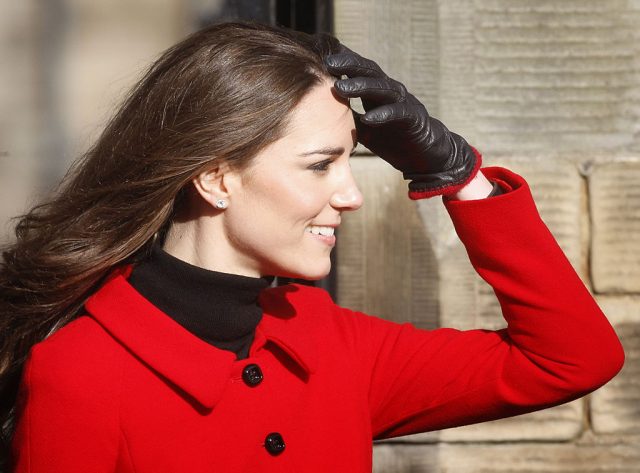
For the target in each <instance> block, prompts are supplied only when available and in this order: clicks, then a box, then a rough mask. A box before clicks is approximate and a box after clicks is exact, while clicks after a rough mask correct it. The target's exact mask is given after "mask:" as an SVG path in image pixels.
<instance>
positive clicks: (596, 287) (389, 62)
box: [0, 0, 640, 473]
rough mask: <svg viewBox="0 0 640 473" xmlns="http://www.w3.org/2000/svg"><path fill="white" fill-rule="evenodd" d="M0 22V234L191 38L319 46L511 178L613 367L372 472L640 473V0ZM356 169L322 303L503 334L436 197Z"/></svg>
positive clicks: (454, 0)
mask: <svg viewBox="0 0 640 473" xmlns="http://www.w3.org/2000/svg"><path fill="white" fill-rule="evenodd" d="M0 11H2V14H1V15H0V240H5V241H6V240H8V239H10V238H11V228H12V225H13V223H12V221H11V220H10V217H12V216H15V215H17V214H19V213H21V212H24V211H25V210H26V209H27V208H28V207H29V206H30V205H32V204H33V203H35V202H36V201H37V199H38V198H40V197H42V196H44V195H46V194H47V193H49V192H52V191H53V189H54V188H55V185H56V183H57V182H58V181H59V180H60V178H61V177H62V176H63V175H64V173H65V171H66V170H67V169H68V167H69V165H70V164H71V162H72V161H73V160H74V159H75V158H77V157H78V156H80V155H81V154H82V152H83V151H84V150H85V149H87V148H88V146H89V145H90V144H91V142H92V141H93V140H95V138H96V137H97V136H98V134H99V133H100V130H101V128H102V126H103V125H104V123H105V122H106V120H107V119H108V117H109V116H110V115H111V113H112V112H113V110H114V109H115V108H116V107H117V105H118V103H119V101H120V100H121V99H122V98H123V97H124V95H125V93H126V91H127V89H128V88H129V87H130V86H131V85H132V84H133V83H134V82H135V80H136V78H137V77H139V76H140V74H141V73H142V71H143V70H144V69H145V68H146V67H147V66H148V65H149V63H150V62H151V61H153V60H154V58H156V57H157V56H158V55H159V53H160V52H161V51H162V50H164V49H165V48H167V47H168V46H170V45H172V44H173V43H175V42H177V41H178V40H179V39H181V38H182V37H184V36H185V35H186V34H188V33H189V32H191V31H193V30H195V29H197V28H198V27H201V26H203V25H206V24H209V23H211V22H213V21H218V20H221V19H233V18H245V19H255V20H258V21H263V22H266V23H271V24H274V23H278V24H282V25H285V26H289V27H292V28H296V29H299V30H302V31H307V32H317V31H330V32H333V33H335V34H336V36H338V38H339V39H340V40H341V41H342V42H344V43H345V44H347V45H348V46H349V47H351V48H352V49H354V50H356V51H358V52H360V53H361V54H363V55H365V56H368V57H371V58H372V59H374V60H375V61H377V62H378V63H379V64H380V65H381V66H382V68H383V69H385V71H386V72H387V73H388V74H389V75H390V76H392V77H394V78H397V79H398V80H400V81H402V82H404V83H405V84H406V85H407V87H408V88H409V90H411V91H412V92H413V93H414V94H415V95H417V96H418V97H419V98H421V99H422V100H423V101H424V102H425V103H426V104H427V107H428V109H429V111H430V113H431V114H432V115H435V116H437V117H439V118H441V119H442V120H443V121H444V122H445V123H446V124H447V125H448V126H449V128H451V129H452V130H454V131H456V132H458V133H460V134H462V135H463V136H465V137H466V138H467V139H468V140H469V141H470V142H471V143H473V144H474V145H475V146H476V147H477V148H479V149H480V150H481V151H482V152H483V154H484V156H485V164H486V165H500V166H505V167H508V168H510V169H513V170H514V171H516V172H518V173H520V174H522V175H523V176H525V178H526V179H527V180H528V181H529V183H530V184H531V187H532V190H533V193H534V197H535V198H536V202H537V204H538V207H539V209H540V212H541V214H542V217H543V219H544V220H545V221H546V223H547V224H548V226H549V227H550V229H551V231H552V232H553V233H554V235H555V236H556V238H557V239H558V241H559V242H560V244H561V246H562V247H563V249H564V250H565V252H566V253H567V255H568V257H569V259H570V260H571V262H572V264H573V265H574V267H575V268H576V269H577V271H578V272H579V274H580V275H581V277H582V278H583V280H584V282H585V284H587V286H588V287H589V288H590V289H591V290H592V291H593V293H594V294H595V296H596V298H597V300H598V302H599V303H600V305H601V307H602V308H603V309H604V311H605V312H606V313H607V315H608V316H609V318H610V319H611V320H612V322H613V323H614V325H615V327H616V329H617V331H618V333H619V335H620V336H621V338H622V340H623V344H624V345H625V349H626V353H627V362H626V365H625V367H624V369H623V371H622V373H621V374H620V375H619V376H618V377H617V378H616V379H614V380H613V381H612V382H611V383H609V384H608V385H607V386H605V387H604V388H602V389H601V390H599V391H597V392H596V393H594V394H592V395H591V396H588V397H587V398H585V399H581V400H578V401H575V402H573V403H570V404H567V405H564V406H560V407H557V408H554V409H550V410H546V411H542V412H539V413H534V414H530V415H525V416H520V417H517V418H513V419H507V420H502V421H497V422H491V423H486V424H481V425H477V426H471V427H463V428H458V429H449V430H445V431H441V432H435V433H430V434H423V435H416V436H411V437H406V438H403V439H399V440H398V441H395V442H386V443H380V444H376V447H375V464H376V466H375V471H376V472H380V473H382V472H384V473H387V472H388V473H391V472H394V473H395V472H397V473H409V472H411V473H416V472H429V473H432V472H448V473H471V472H474V473H475V472H481V471H485V472H517V473H524V472H534V471H535V472H560V471H561V472H563V473H569V472H571V473H573V472H575V473H589V472H594V473H595V472H604V471H606V472H628V473H631V472H640V243H639V242H638V238H639V237H640V32H639V29H638V27H637V25H639V24H640V1H638V0H608V1H606V2H602V1H596V0H448V1H445V0H404V1H392V0H334V1H330V0H326V1H321V0H316V1H312V0H307V1H296V0H288V1H280V0H254V1H251V0H226V1H225V0H92V1H86V0H46V1H44V0H39V1H38V0H20V1H15V0H0ZM353 168H354V172H355V173H356V178H357V179H358V181H359V184H360V186H361V188H362V191H363V193H364V194H365V201H366V204H365V206H364V207H363V209H362V210H361V211H360V212H357V213H355V214H353V215H349V216H347V217H346V218H345V219H344V220H345V223H344V225H343V226H342V227H341V229H340V235H339V238H338V241H339V243H338V247H337V255H338V256H337V261H336V262H335V263H336V264H335V265H334V266H335V271H334V273H333V277H332V278H330V279H331V280H330V281H329V282H325V285H327V287H328V288H329V289H330V290H332V292H333V293H334V295H335V297H336V298H337V299H338V302H339V303H341V304H342V305H346V306H349V307H351V308H354V309H358V310H364V311H366V312H368V313H372V314H378V315H381V316H383V317H385V318H388V319H391V320H396V321H410V322H412V323H414V324H415V325H417V326H419V327H424V328H434V327H437V326H453V327H457V328H461V329H467V328H474V327H483V328H497V327H500V326H502V325H503V321H502V319H501V317H500V311H499V307H498V306H497V304H496V302H495V297H494V295H493V293H492V291H491V289H490V288H489V287H488V286H487V285H486V284H485V283H484V282H483V281H482V280H481V279H480V278H479V277H478V276H476V275H475V273H474V272H473V270H472V268H471V266H470V264H469V262H468V260H467V258H466V254H465V252H464V249H463V248H462V246H461V244H460V243H459V241H458V240H457V239H456V236H455V233H454V230H453V228H452V225H451V223H450V221H449V219H448V216H447V215H446V212H445V211H444V209H443V206H442V204H441V202H439V200H438V199H432V200H430V201H420V202H418V203H416V202H412V201H410V200H409V199H407V198H406V183H404V181H403V180H402V178H401V176H400V175H399V173H397V172H396V171H395V170H393V169H392V168H390V167H389V166H388V165H386V163H384V162H383V161H381V160H379V159H377V158H375V157H374V156H370V155H369V153H368V152H367V150H365V149H364V148H362V149H359V155H358V156H357V157H356V158H354V160H353ZM505 224H508V222H505ZM496 231H499V229H496ZM337 428H339V426H338V427H337Z"/></svg>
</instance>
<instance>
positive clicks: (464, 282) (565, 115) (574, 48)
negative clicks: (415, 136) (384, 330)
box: [335, 0, 640, 473]
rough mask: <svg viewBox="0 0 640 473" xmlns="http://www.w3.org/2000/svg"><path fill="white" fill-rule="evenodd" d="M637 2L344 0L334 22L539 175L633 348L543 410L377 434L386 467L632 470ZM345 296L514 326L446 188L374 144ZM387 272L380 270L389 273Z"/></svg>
mask: <svg viewBox="0 0 640 473" xmlns="http://www.w3.org/2000/svg"><path fill="white" fill-rule="evenodd" d="M639 12H640V2H632V1H615V0H614V1H608V2H599V1H592V0H576V1H573V0H564V1H559V0H556V1H548V0H543V1H533V0H515V1H514V0H508V1H507V0H446V1H445V0H441V1H433V0H432V1H430V0H423V1H421V0H414V1H405V2H395V1H391V0H336V3H335V14H336V34H337V36H338V37H339V38H340V39H341V40H342V42H344V43H345V44H346V45H348V46H350V47H352V48H353V49H354V50H356V51H358V52H360V53H361V54H363V55H365V56H368V57H371V58H372V59H374V60H375V61H377V62H378V63H379V64H380V65H381V66H382V68H383V69H384V70H385V71H386V72H387V73H388V74H389V75H390V76H392V77H394V78H397V79H398V80H400V81H402V82H404V83H405V84H406V85H407V87H408V88H409V90H411V91H412V92H414V93H415V95H417V96H418V97H419V98H421V99H422V100H424V102H425V104H426V105H427V107H428V109H429V111H430V113H431V114H432V115H434V116H437V117H439V118H441V119H442V120H443V121H444V122H445V123H446V124H447V125H448V126H449V127H450V128H451V129H452V130H454V131H456V132H458V133H460V134H462V135H463V136H465V137H467V138H468V140H469V141H470V142H471V143H473V144H474V145H475V146H477V147H478V148H479V149H480V150H481V151H482V152H483V154H484V157H485V165H497V166H504V167H507V168H509V169H512V170H513V171H515V172H517V173H519V174H521V175H522V176H524V177H525V178H526V179H527V181H528V182H529V184H530V185H531V188H532V192H533V194H534V198H535V200H536V203H537V205H538V208H539V210H540V213H541V215H542V218H543V219H544V221H545V222H546V223H547V225H548V226H549V228H550V229H551V231H552V233H553V234H554V235H555V237H556V239H557V240H558V242H559V244H560V246H561V247H562V248H563V250H564V251H565V252H566V254H567V256H568V257H569V260H570V261H571V263H572V264H573V265H574V267H575V268H576V270H577V271H578V273H579V274H580V276H581V277H582V279H583V281H584V282H585V284H587V287H589V288H590V289H591V290H592V291H593V292H594V294H595V296H596V298H597V300H598V302H599V303H600V305H601V306H602V308H603V310H604V311H605V313H606V314H607V315H608V317H609V318H610V320H611V321H612V323H613V324H614V326H615V328H616V330H617V331H618V334H619V335H620V337H621V339H622V341H623V344H624V346H625V350H626V355H627V361H626V364H625V367H624V368H623V371H622V372H621V373H620V374H619V375H618V376H617V377H616V378H615V379H614V380H613V381H612V382H610V383H609V384H608V385H606V386H605V387H603V388H601V389H600V390H598V391H597V392H595V393H593V394H592V395H590V396H588V397H587V398H584V399H581V400H577V401H574V402H572V403H570V404H567V405H563V406H559V407H556V408H553V409H549V410H546V411H541V412H537V413H533V414H528V415H524V416H519V417H515V418H512V419H505V420H500V421H495V422H489V423H485V424H479V425H474V426H468V427H462V428H456V429H449V430H444V431H441V432H436V433H428V434H420V435H414V436H410V437H406V438H403V439H398V440H397V441H395V442H385V443H380V444H377V445H376V447H375V465H376V466H375V471H376V472H379V473H383V472H389V473H391V472H393V473H400V472H407V473H408V472H412V473H416V472H429V473H431V472H445V471H446V472H447V473H467V472H469V473H471V472H474V473H475V472H481V471H486V472H503V471H504V472H507V471H508V472H530V471H536V472H547V471H548V472H552V471H563V472H575V473H579V472H580V473H582V472H591V471H593V472H596V471H607V472H632V471H634V472H635V471H640V466H639V465H640V453H639V452H640V427H639V425H640V407H639V406H640V399H639V398H640V385H639V384H638V376H639V375H640V338H639V334H640V305H639V301H640V261H639V258H640V256H639V255H640V243H638V235H639V234H640V133H639V130H640V125H639V123H640V120H639V118H640V74H639V71H640V69H639V68H640V48H639V46H638V45H639V44H640V42H639V41H638V39H639V38H638V36H639V34H638V32H637V31H636V30H637V28H636V26H635V25H637V24H640V15H639ZM360 151H361V153H360V156H359V157H358V158H355V159H354V160H353V169H354V172H355V173H356V179H357V180H358V181H359V182H360V184H361V187H362V190H363V193H364V194H365V205H364V206H363V208H362V209H361V211H360V212H359V215H358V213H356V214H353V215H346V216H345V218H344V224H343V226H342V227H341V229H340V235H339V247H338V251H339V255H340V258H339V260H338V287H339V294H338V296H339V302H340V303H342V304H344V305H348V306H350V307H353V308H356V309H360V310H364V311H367V312H369V313H374V314H378V315H381V316H383V317H385V318H388V319H392V320H398V321H405V320H408V321H411V322H413V323H414V324H416V325H418V326H422V327H426V328H428V327H435V326H452V327H457V328H461V329H468V328H478V327H481V328H498V327H501V326H503V325H504V322H503V320H502V318H501V316H500V310H499V307H498V305H497V303H496V300H495V296H494V295H493V293H492V291H491V288H490V287H488V285H486V284H485V283H484V282H483V281H482V280H481V279H480V278H479V277H478V276H477V275H476V274H475V272H474V271H473V269H472V268H471V266H470V264H469V262H468V259H467V257H466V253H465V251H464V248H463V247H462V245H461V244H460V242H459V241H458V240H457V237H456V235H455V232H454V230H453V226H452V225H451V222H450V220H449V217H448V215H447V213H446V211H445V210H444V207H443V205H442V203H441V202H440V200H439V199H432V200H431V201H420V202H418V203H413V202H408V201H407V199H406V183H404V182H403V180H402V178H401V176H399V175H398V173H397V172H396V171H395V170H394V169H392V168H391V167H390V166H388V165H387V164H386V163H384V162H382V161H381V160H379V159H378V158H376V157H372V156H369V155H368V153H367V152H366V150H365V149H361V150H360ZM383 268H386V269H387V271H386V272H384V271H383Z"/></svg>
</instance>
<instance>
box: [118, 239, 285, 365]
mask: <svg viewBox="0 0 640 473" xmlns="http://www.w3.org/2000/svg"><path fill="white" fill-rule="evenodd" d="M272 280H273V278H271V277H262V278H253V277H248V276H239V275H237V274H227V273H220V272H217V271H210V270H206V269H203V268H199V267H197V266H193V265H191V264H189V263H186V262H184V261H182V260H180V259H178V258H175V257H174V256H171V255H170V254H169V253H167V252H165V251H164V250H162V249H161V248H160V247H158V246H156V247H154V248H153V250H152V253H151V255H150V257H149V258H147V259H145V260H144V261H142V262H141V263H139V264H138V265H136V266H135V267H134V268H133V272H132V273H131V276H130V277H129V283H131V285H132V286H133V287H134V288H135V289H136V290H137V291H138V292H139V293H140V294H142V295H143V296H144V297H145V298H146V299H147V300H148V301H149V302H151V303H152V304H153V305H155V306H156V307H157V308H158V309H160V310H161V311H162V312H164V313H165V314H167V315H168V316H169V317H171V318H172V319H174V320H175V321H176V322H178V323H179V324H180V325H182V326H183V327H184V328H185V329H187V330H188V331H190V332H191V333H193V334H194V335H196V336H197V337H199V338H201V339H202V340H204V341H205V342H207V343H210V344H211V345H214V346H215V347H217V348H220V349H223V350H229V351H232V352H234V353H235V354H236V355H237V357H238V359H244V358H247V357H248V356H249V347H250V346H251V343H252V342H253V338H254V335H255V329H256V326H257V325H258V323H259V322H260V319H261V318H262V309H261V308H260V306H259V305H258V294H259V293H260V291H262V290H263V289H265V288H267V287H268V286H269V285H270V284H271V282H272Z"/></svg>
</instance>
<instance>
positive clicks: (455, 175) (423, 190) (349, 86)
mask: <svg viewBox="0 0 640 473" xmlns="http://www.w3.org/2000/svg"><path fill="white" fill-rule="evenodd" d="M325 64H326V65H327V68H328V70H329V72H330V73H331V74H333V75H335V76H338V77H340V76H341V75H343V74H344V75H346V76H348V78H347V79H343V80H338V81H336V82H335V88H336V91H337V92H338V94H340V95H341V96H342V97H345V98H355V97H360V98H361V99H362V104H363V106H364V109H365V112H366V113H365V114H363V115H361V114H358V113H356V112H354V120H355V123H356V128H357V131H358V141H359V142H360V143H362V144H363V145H364V146H366V147H367V148H369V149H370V150H371V151H372V152H373V153H375V154H377V155H378V156H380V157H381V158H382V159H384V160H385V161H387V162H388V163H389V164H391V165H392V166H393V167H394V168H396V169H398V170H400V171H402V173H403V175H404V178H405V179H410V180H411V182H410V183H409V195H410V197H411V198H414V199H420V198H424V197H432V196H435V195H451V194H453V193H455V192H457V191H458V190H460V189H461V188H462V187H464V186H465V185H466V184H467V183H468V182H469V181H471V179H473V177H474V176H475V175H476V173H477V172H478V169H480V164H481V161H482V158H481V157H480V154H479V153H478V152H477V151H476V150H475V149H473V148H472V147H471V146H470V145H469V144H468V143H467V142H466V141H465V139H464V138H462V137H461V136H460V135H456V134H455V133H452V132H450V131H449V130H448V129H447V127H445V126H444V125H443V124H442V122H440V121H439V120H437V119H435V118H433V117H430V116H429V114H428V113H427V109H426V108H425V107H424V105H422V103H421V102H420V101H419V100H418V99H416V98H415V97H414V96H413V95H411V94H410V93H409V92H408V91H407V89H406V88H405V86H404V85H402V84H401V83H400V82H398V81H396V80H394V79H391V78H390V77H388V76H387V75H386V74H385V73H384V72H383V71H382V69H380V66H378V65H377V64H376V63H375V62H373V61H372V60H370V59H366V58H363V57H362V56H360V55H359V54H357V53H354V52H353V51H351V50H350V49H349V48H347V47H346V46H344V45H340V48H339V49H338V52H337V53H335V54H330V55H327V56H326V57H325Z"/></svg>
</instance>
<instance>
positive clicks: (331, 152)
mask: <svg viewBox="0 0 640 473" xmlns="http://www.w3.org/2000/svg"><path fill="white" fill-rule="evenodd" d="M355 150H356V146H355V145H354V146H353V149H352V150H351V153H350V155H351V154H353V152H354V151H355ZM342 153H344V148H343V147H341V146H340V147H338V148H332V147H329V146H326V147H324V148H320V149H314V150H313V151H306V152H304V153H300V154H299V155H298V156H311V155H312V154H326V155H328V156H335V155H340V154H342Z"/></svg>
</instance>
